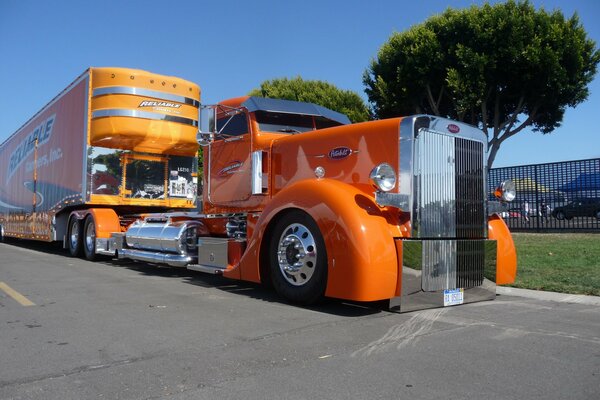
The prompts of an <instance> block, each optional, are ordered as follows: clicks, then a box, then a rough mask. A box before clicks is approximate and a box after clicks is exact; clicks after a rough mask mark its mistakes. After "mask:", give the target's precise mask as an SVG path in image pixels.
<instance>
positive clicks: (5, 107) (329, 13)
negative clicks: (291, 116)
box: [0, 0, 600, 167]
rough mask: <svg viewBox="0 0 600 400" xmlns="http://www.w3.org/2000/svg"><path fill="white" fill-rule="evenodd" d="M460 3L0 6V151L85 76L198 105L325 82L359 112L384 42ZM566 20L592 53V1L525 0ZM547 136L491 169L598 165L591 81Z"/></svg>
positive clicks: (147, 1)
mask: <svg viewBox="0 0 600 400" xmlns="http://www.w3.org/2000/svg"><path fill="white" fill-rule="evenodd" d="M472 4H482V1H474V0H471V1H468V0H452V1H451V0H423V1H401V0H395V1H394V0H375V1H364V0H363V1H358V0H330V1H327V0H320V1H314V0H302V1H295V2H288V1H281V0H279V1H277V0H254V1H235V0H232V1H229V2H209V1H200V0H198V1H193V0H189V1H177V0H172V1H170V2H166V1H155V0H144V1H137V0H136V1H127V0H120V1H119V0H102V1H94V2H87V1H71V0H69V1H67V0H55V1H43V0H39V1H34V0H0V57H1V60H2V61H1V62H0V88H1V89H0V93H1V95H0V143H1V142H3V141H4V140H5V139H6V138H7V137H8V136H10V135H11V134H12V133H13V132H14V131H16V130H17V129H18V128H19V127H20V126H21V125H22V124H23V123H24V122H25V121H26V120H27V119H29V118H30V117H31V116H32V115H33V114H34V113H35V112H36V111H37V110H39V109H40V108H41V107H42V106H44V105H45V104H46V103H47V102H48V101H49V100H51V99H52V98H53V97H54V96H55V95H56V94H58V93H59V92H60V91H61V90H63V89H64V88H65V87H66V86H67V85H68V84H69V83H71V82H72V81H73V80H74V79H75V78H76V77H77V76H79V74H81V73H82V72H83V71H84V70H85V69H86V68H87V67H89V66H118V67H130V68H140V69H145V70H148V71H152V72H156V73H161V74H166V75H175V76H179V77H181V78H184V79H188V80H191V81H193V82H196V83H198V84H199V85H200V87H201V88H202V101H203V103H214V102H217V101H220V100H223V99H226V98H230V97H236V96H241V95H244V94H246V93H247V92H248V91H250V90H251V89H253V88H256V87H258V86H259V85H260V83H261V82H262V81H264V80H266V79H273V78H278V77H294V76H298V75H299V76H302V77H303V78H304V79H320V80H324V81H328V82H330V83H332V84H334V85H336V86H338V87H340V88H342V89H350V90H354V91H356V92H357V93H359V94H360V95H361V96H362V97H363V98H365V100H366V95H365V94H364V91H363V90H364V87H363V84H362V74H363V71H364V70H365V68H366V67H367V66H368V64H369V62H370V60H371V59H372V58H373V57H375V56H376V54H377V51H378V49H379V48H380V47H381V45H382V44H383V43H385V42H386V41H387V39H388V38H389V36H390V35H391V34H392V33H393V32H395V31H403V30H405V29H407V28H408V27H410V26H412V25H414V24H418V23H420V22H422V21H424V20H425V19H426V18H427V17H429V16H431V15H434V14H437V13H440V12H442V11H443V10H445V9H446V8H447V7H455V8H460V7H467V6H470V5H472ZM533 4H534V5H535V6H536V7H544V8H545V9H547V10H553V9H555V8H559V9H561V10H562V11H563V12H564V14H565V15H567V16H571V15H572V14H573V13H574V12H577V13H578V14H579V16H580V19H581V22H582V23H583V25H584V27H585V28H586V30H587V31H588V34H589V36H590V37H591V38H592V39H594V40H595V41H596V42H597V44H600V24H599V23H598V20H600V1H596V0H570V1H559V0H534V1H533ZM590 90H591V94H590V96H589V98H588V100H587V101H586V102H585V103H583V104H581V105H580V106H578V107H577V108H576V109H569V110H568V111H567V113H566V115H565V119H564V121H563V125H562V126H561V127H560V128H558V129H557V130H555V131H554V132H553V133H552V134H550V135H541V134H537V133H532V132H524V133H521V134H519V135H517V136H515V137H513V138H511V139H509V140H508V141H506V142H505V143H504V144H503V145H502V147H501V149H500V152H499V154H498V156H497V158H496V162H495V164H494V166H496V167H500V166H510V165H521V164H530V163H544V162H554V161H563V160H575V159H586V158H597V157H600V143H599V142H600V141H599V138H600V131H599V130H600V128H598V123H597V121H596V119H595V117H596V116H597V114H598V113H600V77H597V78H596V79H595V80H594V81H593V82H592V84H591V86H590Z"/></svg>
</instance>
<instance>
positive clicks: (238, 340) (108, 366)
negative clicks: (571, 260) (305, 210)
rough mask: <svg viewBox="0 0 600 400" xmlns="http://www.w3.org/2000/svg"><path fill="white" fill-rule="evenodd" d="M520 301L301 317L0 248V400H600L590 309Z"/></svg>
mask: <svg viewBox="0 0 600 400" xmlns="http://www.w3.org/2000/svg"><path fill="white" fill-rule="evenodd" d="M529 292H531V291H525V292H523V291H519V290H517V291H515V290H514V289H510V288H502V289H499V293H500V294H499V295H498V296H497V298H496V299H495V300H494V301H487V302H481V303H474V304H467V305H461V306H455V307H448V308H441V309H434V310H426V311H417V312H413V313H408V314H396V313H390V312H388V311H386V310H384V309H382V308H381V307H380V306H379V305H378V304H361V303H347V302H340V301H335V300H329V301H327V302H325V303H324V304H322V305H319V306H316V307H311V308H303V307H296V306H293V305H289V304H287V303H285V302H284V301H282V300H281V299H280V298H279V297H277V296H276V295H275V294H274V293H273V292H272V291H271V290H269V289H265V288H263V287H261V286H259V285H254V284H247V283H242V282H236V281H230V280H227V279H224V278H221V277H216V276H209V275H205V274H202V273H199V272H193V271H187V270H185V269H178V268H171V267H160V268H159V267H156V266H151V265H146V264H142V263H133V262H122V261H120V262H116V261H102V262H96V263H92V262H88V261H85V260H81V259H76V258H70V257H67V255H66V253H65V252H64V251H62V250H61V249H60V248H58V247H56V246H50V245H48V244H37V243H32V242H10V243H8V244H0V399H15V400H17V399H44V400H49V399H61V400H66V399H78V400H79V399H177V400H183V399H441V398H446V399H532V398H543V399H598V398H599V397H600V396H599V394H600V304H599V303H598V302H597V299H598V298H594V297H592V298H588V299H584V300H579V298H574V297H572V298H571V299H570V300H569V299H567V300H565V298H564V297H562V296H564V295H562V296H554V298H549V299H548V298H543V297H540V296H538V297H536V293H533V294H531V293H529ZM19 296H20V297H19ZM526 296H529V297H526ZM559 298H560V299H562V300H560V299H559Z"/></svg>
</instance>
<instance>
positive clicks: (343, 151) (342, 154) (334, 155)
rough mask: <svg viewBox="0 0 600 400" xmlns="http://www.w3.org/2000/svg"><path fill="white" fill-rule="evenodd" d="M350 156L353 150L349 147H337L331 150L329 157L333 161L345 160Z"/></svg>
mask: <svg viewBox="0 0 600 400" xmlns="http://www.w3.org/2000/svg"><path fill="white" fill-rule="evenodd" d="M350 154H352V149H350V148H348V147H336V148H335V149H331V150H330V151H329V154H328V156H329V158H331V159H332V160H343V159H344V158H346V157H348V156H349V155H350Z"/></svg>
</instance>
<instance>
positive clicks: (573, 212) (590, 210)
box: [552, 198, 600, 219]
mask: <svg viewBox="0 0 600 400" xmlns="http://www.w3.org/2000/svg"><path fill="white" fill-rule="evenodd" d="M552 216H553V217H554V218H556V219H571V218H573V217H596V218H597V219H600V199H590V198H586V199H576V200H573V201H571V202H569V203H567V204H566V205H564V206H560V207H556V208H554V210H552Z"/></svg>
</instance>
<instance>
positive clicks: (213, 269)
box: [187, 264, 225, 275]
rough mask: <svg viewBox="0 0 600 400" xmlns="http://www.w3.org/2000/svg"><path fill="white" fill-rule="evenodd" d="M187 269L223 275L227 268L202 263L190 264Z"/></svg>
mask: <svg viewBox="0 0 600 400" xmlns="http://www.w3.org/2000/svg"><path fill="white" fill-rule="evenodd" d="M187 269H189V270H192V271H199V272H205V273H207V274H213V275H223V271H225V268H220V267H213V266H210V265H201V264H189V265H188V266H187Z"/></svg>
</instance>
